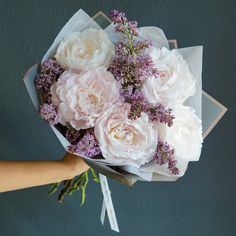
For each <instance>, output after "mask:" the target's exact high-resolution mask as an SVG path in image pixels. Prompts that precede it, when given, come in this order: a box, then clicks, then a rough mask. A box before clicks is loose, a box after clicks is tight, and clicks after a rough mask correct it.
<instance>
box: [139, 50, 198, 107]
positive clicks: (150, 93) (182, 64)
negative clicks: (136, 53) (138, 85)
mask: <svg viewBox="0 0 236 236" xmlns="http://www.w3.org/2000/svg"><path fill="white" fill-rule="evenodd" d="M150 56H151V57H152V60H153V62H154V64H155V67H156V68H157V69H158V70H159V72H160V77H158V78H155V77H150V78H147V79H146V80H145V82H144V85H143V92H144V94H145V96H146V98H147V100H148V101H149V102H150V103H151V104H153V105H154V104H157V103H161V104H163V105H167V106H171V107H172V106H173V105H174V104H176V103H179V104H182V103H183V102H184V101H185V100H186V99H187V98H188V97H189V96H192V95H194V93H195V79H194V77H193V75H192V74H191V72H190V71H189V68H188V64H187V62H186V61H185V60H184V59H183V57H182V55H181V54H180V53H179V52H178V51H177V50H175V49H174V50H168V49H167V48H164V47H163V48H162V49H158V48H155V47H153V48H152V49H151V50H150Z"/></svg>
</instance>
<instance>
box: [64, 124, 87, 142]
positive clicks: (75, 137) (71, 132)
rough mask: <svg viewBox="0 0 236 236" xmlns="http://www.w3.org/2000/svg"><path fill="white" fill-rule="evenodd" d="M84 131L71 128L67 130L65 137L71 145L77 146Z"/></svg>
mask: <svg viewBox="0 0 236 236" xmlns="http://www.w3.org/2000/svg"><path fill="white" fill-rule="evenodd" d="M83 134H84V130H76V129H74V128H72V127H69V128H68V129H67V130H66V133H65V137H66V139H67V140H68V141H69V142H70V143H71V144H77V143H78V142H79V140H80V139H81V138H82V136H83Z"/></svg>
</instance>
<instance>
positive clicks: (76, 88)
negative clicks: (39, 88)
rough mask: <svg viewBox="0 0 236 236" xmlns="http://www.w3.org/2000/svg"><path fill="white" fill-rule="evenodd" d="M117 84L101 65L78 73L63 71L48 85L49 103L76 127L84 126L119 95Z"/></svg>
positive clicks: (87, 126)
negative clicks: (50, 100) (49, 92)
mask: <svg viewBox="0 0 236 236" xmlns="http://www.w3.org/2000/svg"><path fill="white" fill-rule="evenodd" d="M119 89H120V87H119V84H118V82H117V81H116V80H115V78H114V77H113V75H112V73H110V72H109V71H107V70H106V69H105V68H104V67H100V68H96V69H93V70H91V71H88V72H83V73H81V74H76V73H72V72H69V71H66V72H64V73H63V74H62V75H61V76H60V78H59V79H58V81H57V83H55V84H54V85H53V86H52V87H51V94H52V103H53V104H54V105H55V106H57V107H58V113H59V114H60V115H61V117H62V118H63V120H62V123H63V124H65V123H66V122H69V123H70V124H71V126H72V127H74V128H75V129H77V130H79V129H86V128H89V127H93V126H94V122H95V120H96V118H97V117H99V115H101V114H102V113H103V111H104V110H105V109H106V108H108V107H109V106H111V104H113V103H114V102H116V101H117V100H118V99H119Z"/></svg>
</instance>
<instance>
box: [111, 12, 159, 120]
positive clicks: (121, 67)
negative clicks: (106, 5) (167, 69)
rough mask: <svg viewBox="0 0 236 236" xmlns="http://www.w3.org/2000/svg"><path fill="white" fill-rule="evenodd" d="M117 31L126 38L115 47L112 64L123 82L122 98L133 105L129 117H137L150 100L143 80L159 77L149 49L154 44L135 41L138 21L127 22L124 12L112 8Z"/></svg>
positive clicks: (113, 69)
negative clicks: (145, 91) (146, 96)
mask: <svg viewBox="0 0 236 236" xmlns="http://www.w3.org/2000/svg"><path fill="white" fill-rule="evenodd" d="M111 17H112V20H113V22H114V24H115V26H116V27H115V30H116V31H117V32H119V33H121V34H123V36H124V40H123V41H121V42H119V43H118V44H117V45H116V47H115V53H116V56H115V58H114V59H113V61H112V64H111V65H110V67H109V71H110V72H111V73H112V74H113V75H114V77H115V78H116V80H117V81H118V82H119V83H120V85H121V90H120V95H121V98H122V99H123V100H124V101H125V102H128V103H130V104H131V109H130V114H129V118H130V119H137V118H138V117H140V116H141V113H142V112H145V111H146V110H147V104H148V103H147V101H146V99H145V97H144V94H143V92H142V91H141V88H142V85H143V83H144V81H145V80H146V79H147V78H149V77H158V76H159V72H158V70H157V69H156V68H155V65H154V63H153V61H152V58H151V57H150V55H149V54H147V53H146V49H147V48H150V47H152V42H151V41H150V40H148V39H147V40H136V38H137V36H138V31H137V22H135V21H128V19H127V18H126V17H125V14H124V13H123V12H119V11H117V10H113V11H111Z"/></svg>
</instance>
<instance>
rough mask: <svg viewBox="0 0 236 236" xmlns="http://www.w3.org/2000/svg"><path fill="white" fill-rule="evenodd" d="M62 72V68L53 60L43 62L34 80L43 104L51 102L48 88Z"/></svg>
mask: <svg viewBox="0 0 236 236" xmlns="http://www.w3.org/2000/svg"><path fill="white" fill-rule="evenodd" d="M63 72H64V69H63V67H62V66H61V65H60V64H59V63H58V62H57V61H56V59H55V58H51V59H47V60H45V61H44V62H43V63H42V64H41V65H40V69H39V74H38V76H37V78H36V80H35V86H36V89H37V90H39V91H40V93H41V96H42V99H43V101H44V102H47V103H50V102H51V94H50V88H51V86H52V85H53V84H54V83H55V82H56V81H57V79H58V78H59V76H60V75H61V74H62V73H63Z"/></svg>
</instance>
